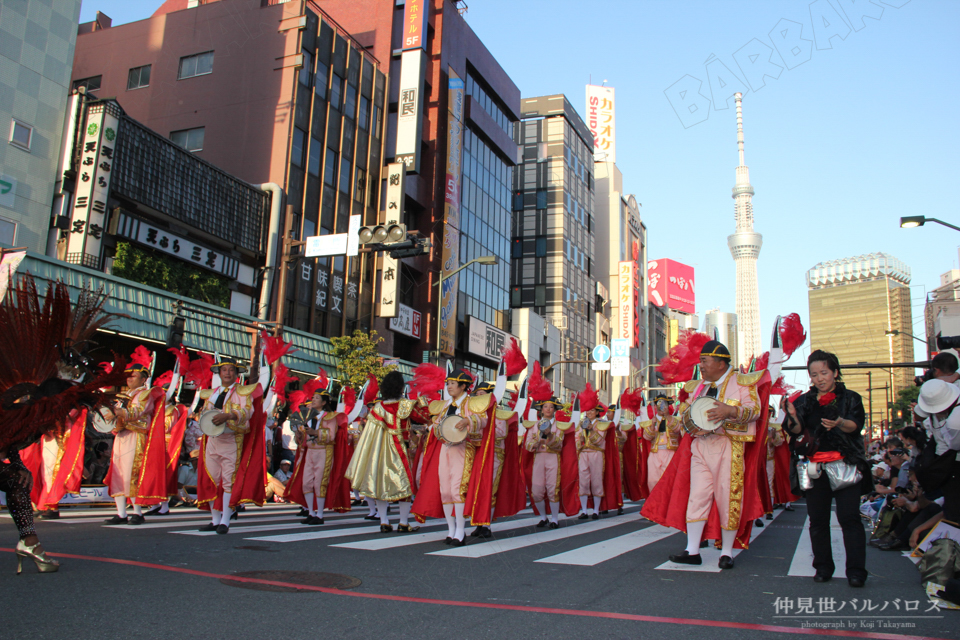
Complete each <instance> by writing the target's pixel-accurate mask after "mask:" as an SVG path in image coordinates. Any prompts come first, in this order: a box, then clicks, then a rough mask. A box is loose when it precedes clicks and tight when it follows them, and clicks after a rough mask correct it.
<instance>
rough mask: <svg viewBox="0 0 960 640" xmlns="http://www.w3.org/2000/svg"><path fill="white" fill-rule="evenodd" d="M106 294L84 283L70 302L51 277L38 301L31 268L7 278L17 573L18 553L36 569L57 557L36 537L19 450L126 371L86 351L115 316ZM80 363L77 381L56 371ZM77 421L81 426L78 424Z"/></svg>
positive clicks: (5, 425)
mask: <svg viewBox="0 0 960 640" xmlns="http://www.w3.org/2000/svg"><path fill="white" fill-rule="evenodd" d="M105 301H106V295H105V294H103V293H102V292H100V293H93V292H91V291H90V290H88V289H81V290H80V291H79V293H78V295H77V301H76V303H75V304H73V305H71V302H70V291H69V289H68V287H67V285H66V284H64V283H63V282H51V283H50V284H49V285H48V286H47V290H46V293H45V296H44V298H43V299H42V300H41V298H40V296H39V294H38V293H37V287H36V284H35V282H34V280H33V278H32V277H30V276H29V275H25V276H20V277H19V278H18V279H17V281H16V282H15V283H14V282H11V284H10V286H9V288H8V289H7V291H6V292H5V295H4V296H2V303H0V491H3V492H4V493H5V494H6V501H7V508H8V509H9V511H10V516H11V518H12V519H13V522H14V524H15V525H16V527H17V532H18V534H19V541H18V542H17V545H16V550H15V553H16V556H17V573H20V572H21V569H22V564H23V559H24V558H26V559H28V560H33V561H34V562H35V563H36V565H37V569H38V570H39V571H40V572H41V573H53V572H55V571H57V569H58V568H59V567H60V564H59V563H58V562H57V561H56V560H53V559H52V558H50V557H49V556H48V555H47V554H46V551H45V550H44V548H43V546H42V545H41V544H40V541H39V539H38V537H37V533H36V530H35V528H34V524H33V511H32V510H31V508H30V489H31V486H32V482H33V479H32V477H31V475H30V472H29V471H28V470H27V469H26V467H25V466H24V464H23V461H22V460H21V459H20V452H21V451H22V450H24V449H25V448H27V447H28V446H30V445H31V444H33V443H34V442H36V441H37V439H38V438H40V437H42V436H43V435H54V436H56V435H57V434H63V432H64V429H65V428H66V426H67V416H68V414H69V413H70V412H71V411H72V410H74V409H77V408H80V407H82V408H86V409H88V410H90V411H94V410H96V409H97V408H99V407H100V406H101V405H102V404H103V403H104V402H107V401H111V400H112V394H111V393H109V392H104V391H103V389H104V388H112V387H114V386H116V385H118V384H121V383H122V380H123V378H124V376H123V372H122V371H118V372H104V371H97V370H96V369H95V368H93V367H91V363H90V359H89V357H88V356H87V355H86V353H85V351H86V350H87V349H88V348H89V347H90V346H91V345H92V343H91V342H90V340H91V339H92V338H93V337H94V335H95V333H96V331H97V330H98V329H100V328H102V327H104V326H106V325H107V324H108V323H109V322H110V321H111V320H112V319H113V318H114V317H115V316H113V315H111V314H107V313H105V312H104V311H103V305H104V302H105ZM64 366H66V367H79V368H80V370H81V371H82V372H83V373H84V376H83V380H82V381H77V380H74V381H68V380H63V379H61V378H60V377H59V376H58V371H59V370H60V369H61V368H63V367H64ZM77 426H79V425H77Z"/></svg>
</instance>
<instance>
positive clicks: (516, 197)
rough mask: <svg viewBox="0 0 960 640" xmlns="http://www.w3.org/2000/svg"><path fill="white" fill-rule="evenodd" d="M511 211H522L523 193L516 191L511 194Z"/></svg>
mask: <svg viewBox="0 0 960 640" xmlns="http://www.w3.org/2000/svg"><path fill="white" fill-rule="evenodd" d="M513 210H514V211H523V191H517V192H515V193H514V194H513Z"/></svg>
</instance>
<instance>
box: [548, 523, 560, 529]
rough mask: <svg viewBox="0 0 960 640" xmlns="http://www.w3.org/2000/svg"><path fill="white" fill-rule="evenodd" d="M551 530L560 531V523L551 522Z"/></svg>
mask: <svg viewBox="0 0 960 640" xmlns="http://www.w3.org/2000/svg"><path fill="white" fill-rule="evenodd" d="M550 528H551V529H559V528H560V524H559V523H558V522H551V523H550Z"/></svg>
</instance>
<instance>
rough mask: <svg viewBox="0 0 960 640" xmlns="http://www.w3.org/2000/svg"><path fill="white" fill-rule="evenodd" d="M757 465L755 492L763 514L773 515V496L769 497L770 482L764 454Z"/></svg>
mask: <svg viewBox="0 0 960 640" xmlns="http://www.w3.org/2000/svg"><path fill="white" fill-rule="evenodd" d="M760 462H761V464H758V465H757V491H759V492H760V504H761V507H762V508H763V512H764V513H773V496H771V495H770V482H769V481H768V479H767V456H766V452H764V455H763V457H762V458H761V459H760Z"/></svg>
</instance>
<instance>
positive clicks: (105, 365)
mask: <svg viewBox="0 0 960 640" xmlns="http://www.w3.org/2000/svg"><path fill="white" fill-rule="evenodd" d="M98 366H99V368H100V370H101V371H103V372H104V373H113V363H112V362H101V363H100V364H99V365H98Z"/></svg>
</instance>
